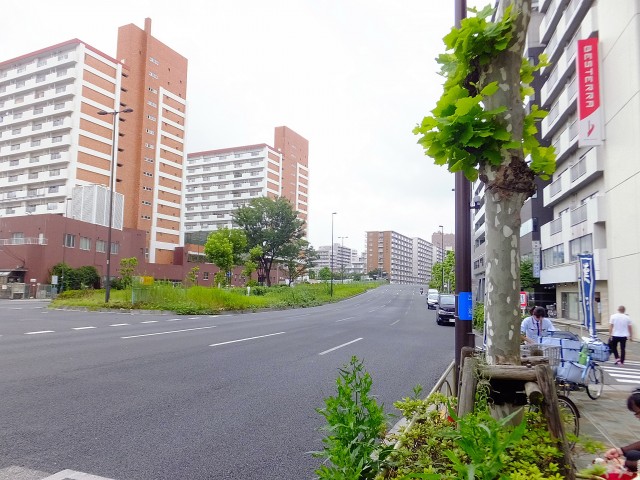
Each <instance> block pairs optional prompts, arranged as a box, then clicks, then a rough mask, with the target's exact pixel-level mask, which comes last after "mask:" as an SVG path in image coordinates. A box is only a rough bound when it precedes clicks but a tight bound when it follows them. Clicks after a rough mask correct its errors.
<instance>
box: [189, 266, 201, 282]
mask: <svg viewBox="0 0 640 480" xmlns="http://www.w3.org/2000/svg"><path fill="white" fill-rule="evenodd" d="M199 271H200V267H197V266H196V267H193V268H192V269H191V270H189V272H188V273H187V278H186V280H187V283H188V284H189V285H197V284H198V272H199Z"/></svg>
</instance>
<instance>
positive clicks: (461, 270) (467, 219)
mask: <svg viewBox="0 0 640 480" xmlns="http://www.w3.org/2000/svg"><path fill="white" fill-rule="evenodd" d="M466 15H467V1H466V0H455V26H456V28H459V27H460V24H461V23H462V19H464V18H466ZM455 191H456V194H455V212H456V231H455V232H456V236H455V252H456V264H455V273H456V322H455V346H454V351H455V363H456V369H455V377H456V382H455V387H456V389H457V386H458V375H459V371H460V367H461V365H460V359H461V351H462V347H465V346H469V347H474V346H475V337H474V335H473V330H472V322H471V320H467V319H466V318H465V319H464V320H463V321H460V318H459V316H460V311H459V306H460V302H459V300H460V298H461V296H463V297H465V298H466V297H467V296H469V297H470V296H471V293H470V292H471V208H470V202H471V182H469V180H467V179H466V177H465V176H464V173H463V172H456V173H455ZM464 316H465V317H466V313H465V315H464Z"/></svg>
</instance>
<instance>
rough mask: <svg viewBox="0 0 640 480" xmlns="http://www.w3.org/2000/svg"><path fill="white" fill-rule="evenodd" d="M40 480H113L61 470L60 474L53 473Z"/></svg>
mask: <svg viewBox="0 0 640 480" xmlns="http://www.w3.org/2000/svg"><path fill="white" fill-rule="evenodd" d="M42 480H113V479H111V478H107V477H99V476H97V475H91V474H89V473H84V472H78V471H76V470H70V469H66V470H62V471H61V472H58V473H54V474H53V475H49V476H48V477H45V478H43V479H42Z"/></svg>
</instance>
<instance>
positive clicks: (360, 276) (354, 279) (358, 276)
mask: <svg viewBox="0 0 640 480" xmlns="http://www.w3.org/2000/svg"><path fill="white" fill-rule="evenodd" d="M352 278H353V281H354V282H359V281H360V280H362V275H360V274H359V273H354V274H353V277H352Z"/></svg>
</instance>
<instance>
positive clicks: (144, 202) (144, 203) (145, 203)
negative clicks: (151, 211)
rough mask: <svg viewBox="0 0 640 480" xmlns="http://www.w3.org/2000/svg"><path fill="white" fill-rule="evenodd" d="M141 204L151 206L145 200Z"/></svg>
mask: <svg viewBox="0 0 640 480" xmlns="http://www.w3.org/2000/svg"><path fill="white" fill-rule="evenodd" d="M142 204H143V205H148V206H151V202H148V201H146V200H142Z"/></svg>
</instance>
